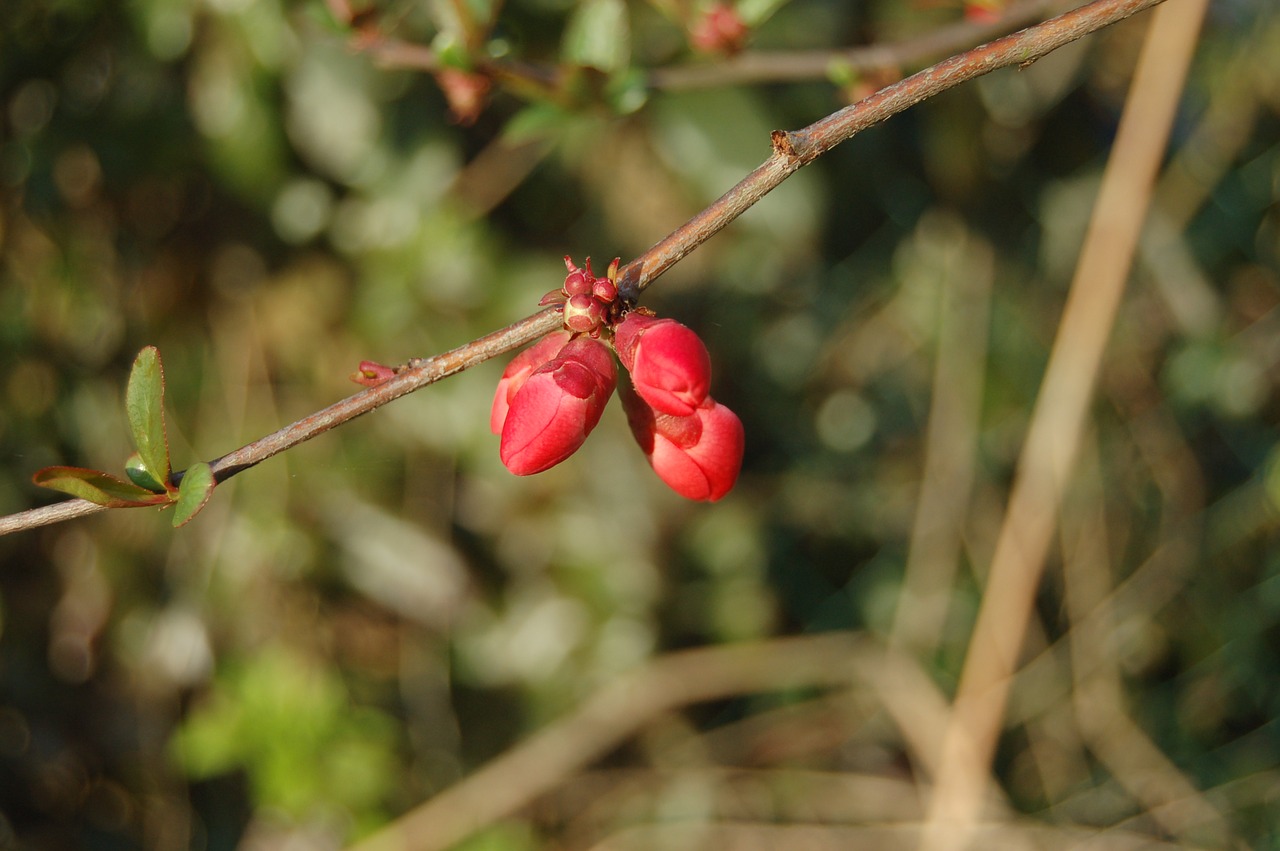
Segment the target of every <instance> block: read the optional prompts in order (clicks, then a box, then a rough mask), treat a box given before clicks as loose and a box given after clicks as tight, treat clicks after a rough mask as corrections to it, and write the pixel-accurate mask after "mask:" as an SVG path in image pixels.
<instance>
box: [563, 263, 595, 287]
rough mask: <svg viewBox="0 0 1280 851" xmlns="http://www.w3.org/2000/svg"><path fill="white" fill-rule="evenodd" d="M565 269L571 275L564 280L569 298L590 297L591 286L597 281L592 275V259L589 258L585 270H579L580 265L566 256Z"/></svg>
mask: <svg viewBox="0 0 1280 851" xmlns="http://www.w3.org/2000/svg"><path fill="white" fill-rule="evenodd" d="M564 267H565V268H566V269H568V270H569V274H568V275H566V276H565V279H564V291H565V294H566V295H568V296H571V297H572V296H575V295H590V294H591V286H592V284H593V283H594V281H595V279H594V277H593V276H592V274H591V258H590V257H588V258H587V262H586V267H587V268H585V269H579V268H578V265H577V264H576V263H574V262H573V260H571V259H570V258H569V255H568V254H566V255H565V256H564Z"/></svg>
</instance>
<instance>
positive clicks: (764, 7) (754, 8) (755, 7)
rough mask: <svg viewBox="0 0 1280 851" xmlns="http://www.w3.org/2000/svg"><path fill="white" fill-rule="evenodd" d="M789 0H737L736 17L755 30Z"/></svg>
mask: <svg viewBox="0 0 1280 851" xmlns="http://www.w3.org/2000/svg"><path fill="white" fill-rule="evenodd" d="M788 2H790V0H739V2H738V16H739V17H740V18H742V20H743V23H745V24H746V25H747V26H749V27H751V28H752V29H755V28H756V27H759V26H760V25H761V24H763V23H764V22H765V21H767V20H769V19H770V18H772V17H773V14H774V12H777V11H778V10H779V9H781V8H782V7H783V6H785V5H787V3H788Z"/></svg>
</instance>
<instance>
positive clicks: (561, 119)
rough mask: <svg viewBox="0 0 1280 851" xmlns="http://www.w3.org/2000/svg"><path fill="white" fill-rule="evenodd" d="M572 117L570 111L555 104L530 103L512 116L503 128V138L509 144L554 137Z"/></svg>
mask: <svg viewBox="0 0 1280 851" xmlns="http://www.w3.org/2000/svg"><path fill="white" fill-rule="evenodd" d="M570 119H571V115H570V113H568V112H566V111H565V110H563V109H561V108H560V107H559V106H556V105H555V104H551V103H535V104H530V105H529V106H526V107H525V108H524V109H522V110H520V111H519V112H517V113H516V114H515V115H513V116H511V119H510V120H509V121H508V122H507V123H506V125H505V126H503V128H502V139H503V141H504V142H506V143H507V144H509V145H519V144H523V143H525V142H535V141H542V140H544V139H554V138H555V137H556V136H558V135H559V134H560V133H561V132H562V131H563V130H564V128H565V125H566V124H568V123H569V121H570Z"/></svg>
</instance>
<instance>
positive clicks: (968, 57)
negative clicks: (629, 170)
mask: <svg viewBox="0 0 1280 851" xmlns="http://www.w3.org/2000/svg"><path fill="white" fill-rule="evenodd" d="M1160 2H1161V0H1095V2H1093V3H1089V4H1088V5H1085V6H1081V7H1080V8H1078V9H1074V10H1072V11H1070V12H1067V13H1066V14H1063V15H1059V16H1058V17H1056V18H1051V19H1050V20H1048V21H1045V22H1044V23H1042V24H1037V25H1036V26H1034V27H1028V28H1027V29H1025V30H1021V31H1019V32H1016V33H1013V34H1012V35H1007V36H1005V37H1004V38H1000V39H996V40H995V41H993V42H990V43H988V44H984V45H980V46H978V47H975V48H973V49H972V50H967V51H965V52H964V53H961V54H958V55H956V56H953V57H951V58H950V59H946V60H943V61H942V62H939V63H938V64H937V65H933V66H930V67H929V68H926V69H924V70H923V71H920V72H918V73H915V74H912V75H911V76H910V77H907V78H905V79H903V80H900V81H899V82H897V83H894V84H893V85H891V86H886V87H885V88H883V89H881V90H880V91H878V92H876V93H875V94H873V95H871V96H869V97H867V98H864V99H863V100H860V101H858V102H857V103H855V104H853V105H852V106H847V107H845V108H844V109H841V110H839V111H838V112H834V113H832V114H831V115H828V116H827V117H826V118H824V119H822V120H821V121H817V122H815V123H813V124H810V125H809V126H808V127H806V128H804V129H803V130H798V131H795V132H792V133H787V132H784V131H781V130H775V131H774V133H773V156H771V157H770V158H769V159H768V160H766V161H765V162H764V163H763V164H762V165H760V166H759V167H758V168H756V170H755V171H753V172H751V173H750V174H749V175H747V176H746V177H744V178H743V179H742V180H741V181H739V182H738V184H737V185H736V186H734V187H733V188H732V189H730V190H729V191H728V192H726V193H725V194H724V195H722V196H721V197H720V198H719V199H718V200H716V201H715V202H713V203H712V204H711V206H709V207H707V208H706V209H705V210H703V211H702V212H701V213H699V214H698V215H696V216H694V217H693V218H692V219H690V220H689V221H688V222H686V223H685V224H683V225H681V226H680V227H679V228H677V229H676V230H674V231H672V232H671V233H670V234H669V235H668V236H666V237H665V238H664V239H662V240H661V241H660V242H658V243H657V244H656V245H654V246H653V247H652V248H650V249H649V250H648V251H646V252H645V253H644V254H643V255H641V256H640V257H639V258H637V259H636V260H633V261H632V262H631V263H628V264H627V265H626V266H625V267H624V268H623V269H622V271H621V273H620V274H619V276H618V284H619V286H618V289H619V291H620V292H621V293H623V294H624V296H626V297H629V298H634V297H635V296H637V295H638V294H639V293H640V292H641V291H643V290H644V288H645V287H647V286H649V284H650V283H652V282H653V280H654V279H655V278H657V277H658V276H659V275H661V274H662V273H663V272H665V271H667V270H668V269H670V268H671V267H672V266H674V265H675V264H676V263H678V262H680V260H681V259H682V258H684V256H685V255H687V254H688V253H689V252H691V251H693V250H694V249H695V248H697V247H698V246H699V245H701V244H702V243H703V242H705V241H706V240H708V239H710V238H711V237H712V236H714V235H715V234H716V233H718V232H719V231H720V229H721V228H723V227H724V226H725V225H727V224H729V223H730V222H732V221H733V220H734V219H736V218H737V217H738V216H740V215H742V214H743V213H744V212H745V211H746V210H748V209H750V207H751V206H752V205H753V204H755V203H756V202H757V201H759V200H760V199H761V198H763V197H764V196H765V195H766V194H768V193H769V192H770V191H772V190H773V189H775V188H776V187H777V186H778V185H779V184H780V183H782V181H784V180H786V179H787V178H788V177H790V176H791V175H792V174H794V173H795V172H796V171H798V170H799V169H800V168H801V167H802V166H806V165H808V164H809V163H811V162H813V161H814V160H815V159H817V158H818V157H820V156H822V155H823V154H825V153H826V152H827V151H829V150H831V149H832V148H834V147H835V146H836V145H838V144H840V143H841V142H844V141H846V140H848V139H850V138H852V137H853V136H854V135H856V134H857V133H859V132H861V131H863V130H865V129H867V128H868V127H871V126H873V125H875V124H879V123H880V122H881V121H884V120H885V119H886V118H889V117H890V116H893V115H897V114H898V113H899V112H902V111H903V110H905V109H907V108H909V107H912V106H915V105H916V104H918V103H920V102H921V101H924V100H928V99H929V98H931V97H933V96H934V95H936V94H938V93H940V92H944V91H946V90H947V89H950V88H952V87H954V86H957V85H959V84H960V83H963V82H967V81H969V80H972V79H974V78H976V77H981V76H982V75H983V74H988V73H990V72H992V71H995V70H997V69H999V68H1007V67H1009V66H1011V65H1021V66H1026V65H1029V64H1031V63H1033V62H1035V61H1036V60H1037V59H1040V58H1041V57H1043V56H1045V55H1047V54H1049V53H1052V52H1053V51H1054V50H1057V49H1058V48H1059V47H1062V45H1064V44H1068V43H1070V42H1072V41H1075V40H1076V39H1079V38H1081V37H1083V36H1085V35H1088V34H1089V33H1091V32H1094V31H1096V30H1099V29H1102V28H1103V27H1107V26H1110V25H1111V24H1114V23H1117V22H1119V21H1122V20H1124V19H1125V18H1128V17H1130V16H1132V15H1134V14H1137V13H1138V12H1141V11H1142V10H1144V9H1148V8H1150V7H1152V6H1155V5H1157V4H1158V3H1160Z"/></svg>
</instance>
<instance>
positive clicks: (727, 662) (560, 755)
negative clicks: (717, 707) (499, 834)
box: [351, 633, 881, 851]
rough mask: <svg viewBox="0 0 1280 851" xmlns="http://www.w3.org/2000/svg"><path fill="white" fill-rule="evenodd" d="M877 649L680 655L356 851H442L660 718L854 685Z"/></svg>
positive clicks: (747, 649) (737, 648)
mask: <svg viewBox="0 0 1280 851" xmlns="http://www.w3.org/2000/svg"><path fill="white" fill-rule="evenodd" d="M880 656H881V653H880V652H879V651H878V649H877V648H874V647H873V646H872V645H870V644H868V643H866V642H865V641H862V640H860V639H858V638H857V637H854V636H851V635H849V634H842V633H827V634H825V635H818V636H806V637H803V638H785V639H774V640H771V641H762V642H754V643H742V644H734V645H725V646H719V647H707V648H699V649H696V650H686V651H682V652H679V653H674V654H672V655H670V656H666V657H664V658H661V659H658V660H655V661H653V662H650V663H649V664H648V665H646V666H645V667H643V668H641V669H639V670H638V671H636V672H635V673H632V674H629V675H626V676H623V677H620V678H618V679H616V680H614V681H612V682H611V683H609V684H608V685H606V686H604V687H603V688H601V689H600V690H599V691H597V692H596V693H595V694H594V695H592V696H591V697H590V698H588V699H587V700H586V701H585V702H584V703H583V704H582V705H581V706H580V707H578V708H577V709H576V710H574V711H573V712H572V713H570V714H569V715H568V716H567V717H565V718H562V719H561V720H559V721H557V722H555V723H553V724H551V725H550V726H548V727H546V728H544V729H543V730H541V731H539V732H538V733H535V734H534V735H533V736H531V737H530V738H528V739H527V740H525V741H524V742H522V743H521V744H520V745H518V746H517V747H515V748H512V749H511V750H509V751H507V752H506V753H504V754H502V755H501V756H499V757H497V758H495V759H494V760H492V761H491V762H489V763H488V764H487V765H485V766H484V767H483V768H481V769H479V770H478V771H476V772H475V773H473V774H471V775H470V776H468V777H466V778H465V779H463V780H461V781H460V782H458V783H457V784H455V785H454V786H452V787H450V788H449V789H447V790H445V791H444V792H441V793H440V794H439V795H437V796H435V797H434V798H432V799H431V800H429V801H427V802H426V803H424V804H421V805H419V806H418V807H416V808H415V809H413V810H411V811H409V812H408V813H406V814H405V815H403V816H401V817H400V818H399V819H397V820H396V821H395V822H394V823H392V824H391V825H389V826H388V827H386V828H383V829H382V830H381V831H379V832H378V833H375V834H374V835H372V836H370V837H368V838H367V839H365V840H363V841H361V842H360V843H358V844H357V845H355V846H353V847H352V849H351V851H392V849H395V851H400V849H409V848H412V849H414V851H442V849H445V848H451V847H453V846H454V845H456V844H457V843H459V842H461V841H462V840H464V839H466V838H467V837H468V836H470V835H472V834H473V833H475V832H476V831H477V830H480V829H482V828H484V827H485V826H487V825H489V824H492V823H493V822H494V821H495V820H497V819H500V818H503V817H504V816H507V815H510V814H511V813H513V812H515V811H516V810H518V809H520V808H521V807H523V806H525V805H527V804H528V803H530V802H531V801H533V800H534V799H535V798H537V797H538V796H540V795H542V794H544V793H546V792H548V791H550V790H551V789H553V788H554V787H555V786H556V784H558V783H560V782H561V781H562V780H563V779H564V778H566V777H569V776H571V775H572V774H574V773H575V772H577V771H579V770H580V769H582V768H583V767H584V766H586V765H588V764H589V763H591V762H592V761H593V760H596V759H599V758H600V757H602V756H604V755H605V754H607V753H608V752H609V751H610V750H612V749H614V748H616V747H617V746H618V745H620V744H621V743H622V742H624V741H626V740H627V739H628V738H629V737H630V736H632V735H634V734H635V733H636V732H637V731H639V730H641V729H643V728H644V727H645V726H647V725H648V724H650V723H652V721H653V720H654V719H656V718H659V717H661V716H662V715H664V714H665V713H668V712H671V711H674V710H676V709H679V708H681V707H683V706H687V705H690V704H693V703H702V702H705V701H708V700H717V699H721V698H726V697H732V696H735V695H742V694H752V693H757V692H767V691H774V690H777V689H784V688H805V687H808V688H813V687H816V686H839V685H844V684H847V683H849V682H851V681H853V679H854V677H855V671H856V670H857V665H858V664H859V663H860V662H861V661H862V660H869V661H872V662H873V663H874V662H876V661H878V659H879V657H880Z"/></svg>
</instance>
